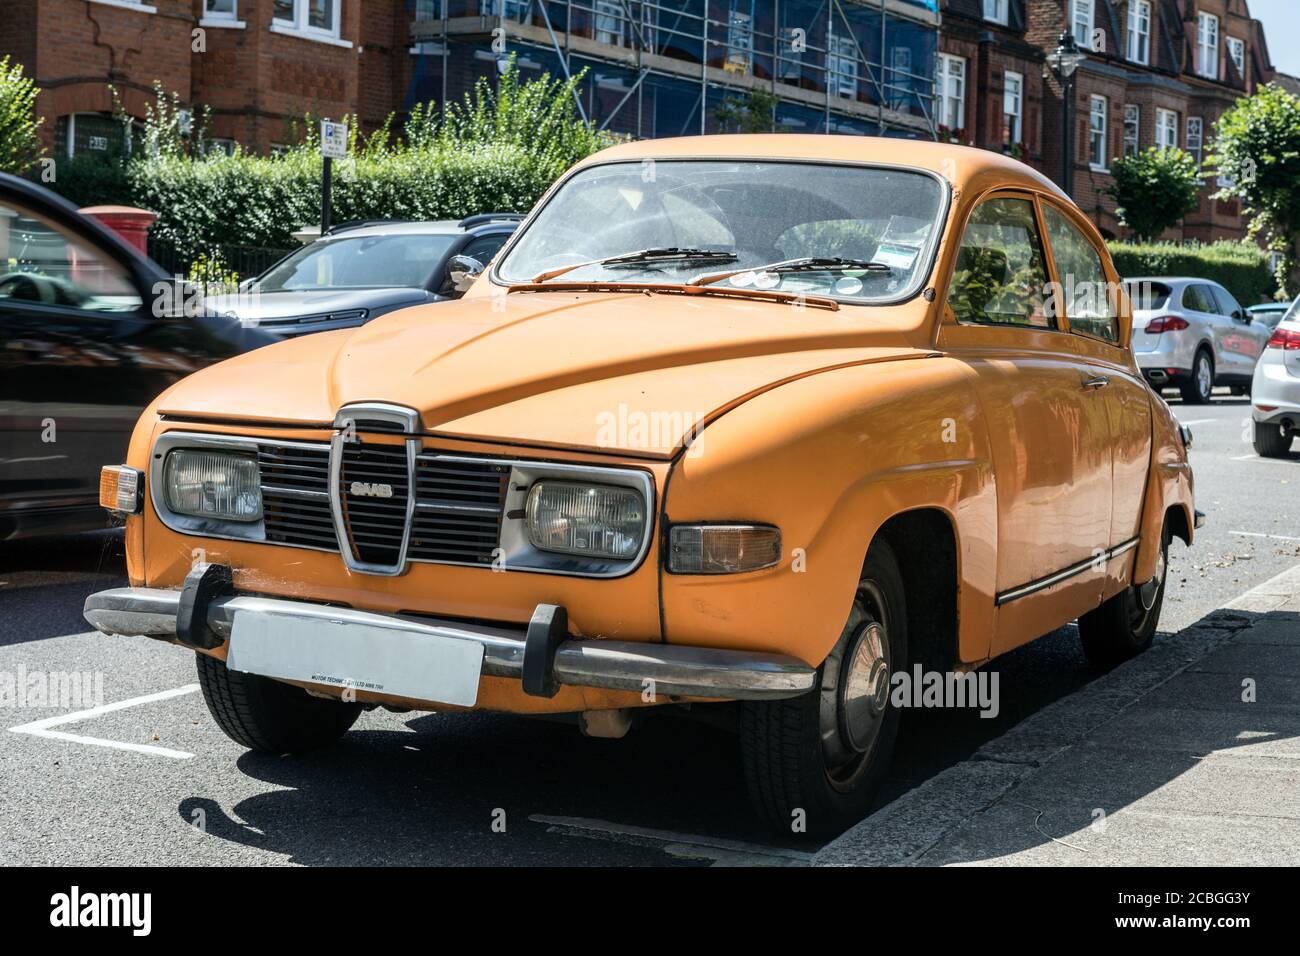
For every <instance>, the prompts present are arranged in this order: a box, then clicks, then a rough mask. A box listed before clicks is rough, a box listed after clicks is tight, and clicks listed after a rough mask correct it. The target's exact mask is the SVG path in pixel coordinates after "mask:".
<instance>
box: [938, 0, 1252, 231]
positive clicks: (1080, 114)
mask: <svg viewBox="0 0 1300 956" xmlns="http://www.w3.org/2000/svg"><path fill="white" fill-rule="evenodd" d="M1067 29H1068V30H1069V31H1070V32H1071V33H1073V34H1074V36H1075V39H1076V42H1077V43H1078V45H1079V46H1080V47H1081V48H1082V49H1083V50H1084V51H1085V52H1087V53H1088V58H1087V59H1086V60H1085V61H1084V62H1083V63H1082V64H1081V65H1080V67H1079V69H1078V71H1077V73H1076V80H1075V84H1074V96H1073V100H1072V102H1071V104H1070V116H1071V120H1072V123H1073V125H1074V145H1075V150H1074V155H1073V156H1072V157H1071V158H1070V162H1071V163H1072V167H1073V175H1072V179H1073V184H1072V194H1073V197H1074V199H1075V201H1076V202H1078V203H1079V205H1080V206H1081V207H1082V208H1083V209H1084V210H1086V211H1087V212H1089V213H1091V214H1092V216H1093V217H1094V219H1095V221H1096V222H1097V224H1098V226H1099V227H1100V228H1101V229H1102V231H1103V232H1104V233H1105V234H1106V235H1108V236H1123V235H1126V231H1125V230H1124V228H1123V227H1122V226H1120V224H1119V222H1118V221H1117V219H1116V217H1115V201H1114V200H1113V199H1112V198H1111V197H1110V196H1108V195H1107V190H1108V189H1109V188H1111V187H1112V186H1113V185H1114V178H1113V177H1112V176H1111V175H1110V172H1109V169H1110V164H1111V162H1112V161H1113V159H1114V158H1115V157H1117V156H1121V155H1125V154H1131V153H1134V152H1137V151H1138V150H1143V149H1146V148H1148V147H1151V146H1177V147H1179V148H1181V149H1185V150H1187V151H1189V152H1191V153H1192V154H1193V155H1196V156H1197V157H1198V158H1200V157H1202V156H1204V155H1206V154H1207V153H1208V151H1209V146H1210V143H1211V141H1212V138H1213V130H1214V124H1215V122H1216V121H1217V120H1218V118H1219V117H1220V116H1221V115H1222V114H1223V113H1224V112H1225V111H1226V110H1227V109H1228V108H1230V107H1231V106H1232V104H1233V102H1234V101H1235V100H1236V99H1238V98H1239V97H1241V96H1245V95H1248V94H1250V93H1252V92H1253V91H1254V90H1255V88H1256V87H1257V86H1259V85H1260V84H1262V83H1265V82H1268V81H1269V80H1270V79H1271V78H1272V77H1273V75H1274V74H1273V68H1272V64H1271V62H1270V60H1269V55H1268V47H1267V44H1266V43H1265V39H1264V32H1263V29H1262V27H1261V26H1260V24H1259V22H1258V21H1257V20H1254V19H1252V18H1251V16H1250V10H1249V8H1248V5H1247V0H944V6H943V24H942V27H941V30H940V42H939V52H940V56H939V63H938V65H937V71H936V72H937V75H938V90H937V92H938V97H939V99H938V102H937V108H938V109H939V111H940V116H941V117H943V121H944V123H945V125H948V126H951V125H952V122H951V121H952V120H953V119H955V118H957V116H958V115H959V114H960V115H961V116H962V118H963V119H964V125H965V127H966V128H965V130H964V131H963V134H962V135H961V137H960V138H961V140H962V141H963V142H971V141H973V142H974V143H975V144H976V145H978V146H982V147H985V148H990V149H1007V150H1008V151H1010V147H1009V144H1010V141H1011V138H1012V136H1011V133H1010V132H1009V131H1014V130H1016V129H1021V130H1022V133H1021V140H1020V142H1021V143H1022V144H1023V150H1024V159H1025V160H1026V162H1029V163H1030V164H1031V165H1033V166H1035V167H1037V168H1039V169H1041V170H1042V171H1043V172H1044V173H1046V174H1047V175H1048V176H1050V177H1051V178H1052V179H1054V180H1055V181H1057V182H1062V181H1063V180H1064V178H1065V173H1064V171H1065V157H1064V156H1063V153H1062V149H1063V141H1064V136H1063V126H1062V123H1063V121H1064V117H1063V103H1062V85H1061V83H1060V80H1059V78H1058V77H1057V76H1056V75H1055V73H1053V72H1052V70H1051V69H1050V68H1049V67H1048V66H1047V59H1046V57H1047V54H1049V53H1050V52H1051V51H1053V50H1055V49H1056V46H1057V44H1058V41H1059V37H1060V34H1061V33H1062V31H1064V30H1067ZM1217 188H1218V185H1217V183H1216V181H1215V180H1214V179H1213V178H1209V179H1207V183H1206V186H1205V188H1204V189H1203V190H1202V192H1201V201H1200V206H1199V208H1198V209H1197V210H1196V211H1195V212H1193V213H1191V214H1190V215H1188V216H1187V217H1186V219H1185V220H1184V222H1183V225H1182V226H1181V227H1180V228H1177V229H1173V230H1170V231H1169V233H1168V235H1167V237H1166V238H1170V239H1197V240H1202V241H1208V240H1213V239H1220V238H1240V237H1242V236H1243V235H1244V234H1245V229H1244V223H1243V222H1242V220H1241V215H1240V209H1239V208H1238V205H1239V204H1238V203H1236V202H1235V201H1234V202H1220V201H1217V200H1214V199H1211V198H1210V196H1211V195H1212V194H1213V193H1214V192H1215V191H1216V190H1217Z"/></svg>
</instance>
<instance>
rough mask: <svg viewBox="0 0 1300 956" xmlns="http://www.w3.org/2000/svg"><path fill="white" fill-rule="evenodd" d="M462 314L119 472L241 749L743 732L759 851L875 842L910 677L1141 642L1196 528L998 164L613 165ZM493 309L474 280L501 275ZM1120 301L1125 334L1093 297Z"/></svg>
mask: <svg viewBox="0 0 1300 956" xmlns="http://www.w3.org/2000/svg"><path fill="white" fill-rule="evenodd" d="M459 271H460V272H463V273H465V275H464V276H463V277H462V278H464V279H466V280H467V281H472V287H471V288H470V290H469V292H468V294H467V295H466V296H465V297H464V298H463V299H461V300H460V301H458V302H453V303H444V304H440V305H437V306H431V307H423V306H422V307H417V308H411V309H406V310H403V311H400V312H396V313H393V314H390V315H388V316H384V317H383V318H381V319H379V320H377V321H375V322H371V323H370V324H368V325H365V326H363V327H361V328H357V329H348V330H343V331H336V332H325V333H322V334H320V335H313V336H309V337H305V338H302V339H299V340H295V341H290V342H284V343H280V344H276V345H272V346H269V347H267V348H264V349H260V350H258V351H256V352H253V353H251V354H249V355H245V356H241V357H238V358H234V359H231V360H229V361H227V362H224V363H222V364H220V365H216V366H213V367H211V368H209V369H207V370H205V371H201V372H199V373H197V374H195V375H193V376H191V377H190V378H188V379H185V380H184V381H181V382H180V383H178V384H177V385H175V386H174V387H172V388H171V389H170V390H168V391H167V392H166V393H164V394H163V395H162V396H161V397H160V398H159V399H158V400H157V401H155V402H154V403H153V405H152V406H151V407H150V408H149V409H148V410H147V411H146V412H145V414H144V417H143V418H142V419H141V420H140V423H139V425H138V427H137V428H136V430H135V435H134V438H133V441H132V444H131V448H130V453H129V456H128V458H127V461H126V462H125V463H124V464H121V465H113V466H111V467H108V468H105V470H104V475H103V483H102V488H101V495H102V497H103V499H104V503H105V506H106V507H108V508H110V509H112V510H114V511H117V512H119V513H121V514H123V515H125V516H126V518H125V521H126V535H127V554H128V564H129V570H130V579H131V586H130V587H129V588H121V589H115V590H111V591H105V592H102V593H99V594H95V595H93V596H91V597H90V599H89V600H88V601H87V602H86V618H87V620H89V621H90V622H91V623H92V624H93V625H94V626H95V627H97V628H98V629H99V630H101V631H103V632H105V633H108V634H123V635H146V636H149V637H153V638H157V639H161V640H165V641H172V642H175V643H179V644H182V645H184V646H186V647H190V648H193V649H194V650H196V651H197V652H198V672H199V679H200V682H201V684H202V687H203V692H204V695H205V697H206V699H207V703H208V706H209V707H210V708H211V711H212V714H213V717H214V718H215V719H216V721H217V723H219V724H220V725H221V727H222V728H223V729H224V730H225V732H226V733H227V734H229V736H230V737H232V738H233V739H234V740H236V741H238V742H240V743H242V744H244V745H245V746H248V747H252V748H256V749H260V750H267V751H271V752H273V753H284V752H289V751H295V750H300V749H304V748H309V747H313V746H318V745H321V744H325V743H327V742H329V741H332V740H334V739H335V738H337V737H339V736H340V735H341V734H343V733H344V732H346V731H347V729H348V728H349V727H350V726H351V725H352V723H353V722H354V721H355V720H356V719H357V716H358V714H359V713H360V711H361V710H363V709H365V708H370V707H375V706H383V707H393V708H414V709H424V710H430V709H437V710H440V711H453V710H469V709H486V710H497V711H509V712H513V713H519V714H555V713H564V714H574V715H577V719H578V720H579V722H580V725H581V727H582V728H583V730H584V731H585V732H587V733H589V734H595V735H602V736H621V735H622V734H623V733H624V732H626V730H627V729H628V727H629V726H630V725H631V724H632V723H634V722H635V718H636V717H638V716H640V714H641V713H644V710H643V709H644V708H649V707H652V706H655V705H660V706H662V705H670V706H677V707H680V706H681V705H690V706H692V707H695V708H699V707H701V706H714V707H718V708H721V709H722V711H723V712H725V713H728V714H733V713H734V714H735V715H736V717H737V720H736V723H737V727H738V732H739V735H740V737H741V743H742V752H743V754H744V762H745V767H746V774H747V777H748V782H749V786H750V789H751V791H752V793H753V797H754V801H755V803H756V805H757V807H758V809H759V811H760V813H761V814H762V815H763V816H764V817H765V818H766V819H768V820H769V821H770V822H771V823H772V824H773V825H775V826H777V827H780V828H782V829H784V830H786V831H787V832H788V831H789V830H790V829H791V828H792V826H793V827H794V828H795V829H796V830H806V832H809V833H817V834H825V833H831V832H835V831H837V830H840V829H842V828H844V827H845V826H847V825H849V824H850V823H852V822H853V821H855V820H857V819H859V818H860V817H861V816H862V815H863V814H864V813H865V812H866V810H867V809H868V806H869V803H870V800H871V796H872V793H873V790H874V789H875V788H876V787H877V786H878V784H879V783H880V781H881V779H882V777H883V775H884V773H885V771H886V768H887V764H888V761H889V759H890V754H891V751H892V749H893V745H894V739H895V736H896V733H897V730H898V723H899V713H900V707H902V706H904V705H906V704H907V702H908V700H907V695H906V694H897V693H895V688H897V687H899V686H901V683H902V681H903V680H905V679H907V678H908V677H909V676H910V675H911V674H913V673H917V671H916V668H918V667H920V668H921V669H922V672H925V673H937V674H941V675H944V676H946V677H949V678H951V677H952V675H953V674H969V673H971V672H973V671H975V670H976V669H977V668H979V666H980V665H981V664H983V663H985V662H987V661H989V660H991V659H992V658H994V657H997V656H998V655H999V654H1003V653H1005V652H1006V651H1009V650H1011V649H1012V648H1014V647H1017V646H1019V645H1021V644H1024V643H1025V642H1027V641H1030V640H1033V639H1034V638H1035V637H1037V636H1039V635H1041V634H1046V633H1048V632H1050V631H1052V630H1054V629H1056V628H1059V627H1060V626H1062V625H1063V624H1066V623H1068V622H1070V621H1073V620H1075V619H1078V621H1079V631H1080V635H1081V637H1082V640H1083V644H1084V647H1085V649H1086V651H1087V652H1088V655H1089V656H1090V657H1091V658H1092V659H1094V660H1095V661H1097V662H1098V663H1100V664H1113V663H1115V662H1118V661H1120V660H1123V659H1124V658H1127V657H1129V656H1131V655H1133V654H1135V653H1137V652H1139V651H1141V650H1143V649H1144V648H1145V647H1146V646H1147V645H1148V644H1149V643H1150V642H1151V638H1152V635H1153V633H1154V631H1155V629H1156V622H1157V618H1158V617H1159V614H1160V608H1161V602H1162V598H1163V595H1164V584H1165V568H1166V566H1167V565H1166V557H1167V553H1168V547H1169V542H1170V540H1171V537H1178V538H1181V539H1182V540H1183V541H1185V542H1187V543H1188V544H1190V543H1191V540H1192V534H1193V531H1194V528H1195V527H1196V525H1197V521H1198V516H1197V514H1196V512H1195V511H1194V509H1193V502H1192V473H1191V470H1190V468H1189V467H1188V463H1187V444H1188V442H1189V440H1190V435H1188V434H1187V433H1186V432H1185V431H1184V432H1180V429H1179V426H1178V425H1177V423H1176V422H1175V420H1174V418H1173V416H1172V415H1171V414H1170V412H1169V409H1168V408H1167V407H1166V406H1165V404H1164V402H1163V401H1161V400H1160V399H1159V398H1158V397H1157V396H1156V395H1154V394H1153V393H1152V392H1151V391H1150V390H1149V389H1148V388H1147V386H1146V385H1145V384H1144V382H1143V379H1142V376H1141V373H1140V372H1139V371H1138V368H1137V366H1136V365H1135V364H1134V361H1133V355H1132V353H1131V352H1130V350H1129V338H1130V335H1131V328H1130V322H1131V307H1130V304H1129V302H1128V300H1127V299H1126V298H1125V297H1124V296H1123V295H1122V294H1116V293H1114V291H1113V290H1115V289H1117V288H1118V284H1117V276H1116V274H1115V269H1114V267H1113V265H1112V264H1111V260H1110V257H1109V256H1108V255H1107V253H1106V249H1105V246H1104V244H1103V242H1102V239H1101V237H1100V236H1099V235H1098V233H1097V231H1096V229H1094V228H1093V226H1092V225H1091V224H1090V223H1089V222H1088V220H1087V219H1086V218H1085V217H1084V216H1083V215H1082V214H1081V213H1080V212H1079V210H1078V209H1077V208H1075V206H1074V205H1073V204H1072V203H1071V202H1070V200H1069V199H1067V198H1066V197H1065V196H1064V195H1063V194H1062V193H1061V192H1060V191H1059V190H1058V189H1057V188H1056V187H1055V186H1054V185H1052V183H1050V182H1049V181H1048V180H1047V179H1045V178H1043V177H1042V176H1040V175H1039V174H1037V173H1036V172H1034V171H1032V170H1031V169H1029V168H1028V167H1026V166H1023V165H1021V164H1019V163H1016V162H1014V161H1012V160H1010V159H1007V158H1005V157H1003V156H999V155H996V154H994V153H990V152H984V151H977V150H973V149H964V148H961V147H953V146H946V145H937V144H933V143H918V142H907V141H899V140H885V139H870V138H859V137H837V136H793V135H790V136H784V135H783V136H718V137H692V138H688V139H677V140H655V141H651V142H644V143H633V144H627V145H621V146H617V147H614V148H612V149H609V150H606V151H604V152H602V153H600V154H598V155H596V156H593V157H591V158H590V159H588V160H586V161H584V162H583V163H581V164H579V165H578V166H577V167H576V168H574V169H573V170H572V171H571V172H569V173H568V174H567V175H566V176H565V177H564V178H563V179H561V180H560V181H559V182H558V183H557V184H556V185H555V186H554V187H553V188H552V189H551V190H550V191H549V193H548V194H547V195H546V196H545V197H544V198H543V199H542V201H541V202H540V203H539V204H538V206H537V208H536V209H535V210H534V211H533V213H532V214H531V216H530V217H529V219H528V220H527V221H526V222H525V223H524V225H523V226H522V227H521V228H520V229H519V230H518V232H516V234H515V235H514V237H513V238H512V239H511V240H510V241H509V243H508V244H507V245H506V246H505V247H504V248H503V249H502V251H501V252H500V254H499V255H498V256H497V258H496V260H495V261H494V263H493V264H492V266H491V268H489V269H487V270H486V271H483V267H481V266H480V265H479V264H478V263H476V262H473V261H472V260H462V261H461V262H460V263H459ZM480 272H481V274H478V275H477V278H474V276H475V274H476V273H480ZM1107 292H1110V293H1111V294H1107Z"/></svg>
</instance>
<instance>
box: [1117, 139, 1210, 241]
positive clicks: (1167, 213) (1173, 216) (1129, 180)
mask: <svg viewBox="0 0 1300 956" xmlns="http://www.w3.org/2000/svg"><path fill="white" fill-rule="evenodd" d="M1110 171H1111V174H1112V175H1113V176H1114V177H1115V187H1114V188H1113V189H1111V190H1109V192H1110V194H1111V195H1112V196H1114V197H1115V201H1116V202H1117V203H1118V204H1119V206H1118V208H1117V209H1116V210H1115V214H1116V215H1117V216H1119V221H1120V222H1121V223H1122V224H1123V225H1125V226H1127V227H1128V228H1129V229H1132V230H1133V233H1134V235H1135V236H1136V237H1137V239H1138V240H1139V241H1142V240H1150V239H1154V238H1155V237H1156V236H1158V235H1160V233H1162V232H1164V231H1165V230H1166V229H1169V228H1171V227H1173V226H1176V225H1178V223H1179V221H1180V220H1182V218H1183V217H1184V216H1186V215H1187V214H1188V213H1189V212H1192V211H1193V210H1194V209H1196V206H1197V203H1198V201H1199V195H1200V189H1201V171H1200V168H1199V166H1198V165H1197V163H1196V159H1195V157H1193V156H1192V154H1191V153H1187V152H1184V151H1183V150H1181V149H1157V148H1156V147H1154V146H1153V147H1151V148H1150V149H1147V150H1145V151H1143V152H1140V153H1138V154H1137V155H1135V156H1121V157H1118V158H1116V159H1115V161H1114V162H1113V163H1111V167H1110Z"/></svg>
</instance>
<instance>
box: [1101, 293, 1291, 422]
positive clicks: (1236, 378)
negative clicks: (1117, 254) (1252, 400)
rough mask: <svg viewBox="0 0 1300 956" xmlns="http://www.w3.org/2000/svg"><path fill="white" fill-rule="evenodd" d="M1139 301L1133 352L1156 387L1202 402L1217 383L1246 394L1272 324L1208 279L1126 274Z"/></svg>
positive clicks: (1135, 310)
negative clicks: (1171, 390)
mask: <svg viewBox="0 0 1300 956" xmlns="http://www.w3.org/2000/svg"><path fill="white" fill-rule="evenodd" d="M1124 291H1126V292H1127V293H1128V294H1129V298H1131V299H1132V300H1133V357H1134V358H1135V359H1137V364H1138V367H1139V368H1141V369H1142V373H1143V374H1144V375H1145V376H1146V378H1147V381H1148V382H1150V383H1151V387H1152V388H1154V389H1155V390H1156V391H1160V390H1161V389H1163V388H1169V387H1176V388H1177V389H1178V390H1179V391H1181V392H1182V394H1183V401H1185V402H1188V403H1191V404H1196V405H1202V404H1204V403H1206V402H1208V401H1209V400H1210V392H1211V390H1212V389H1213V388H1214V386H1215V385H1230V386H1232V390H1233V392H1234V393H1236V394H1238V395H1244V394H1245V393H1246V392H1247V390H1248V389H1249V388H1250V383H1251V377H1252V375H1253V374H1254V372H1255V363H1256V362H1258V361H1259V357H1260V355H1261V353H1263V351H1264V343H1266V342H1267V341H1268V337H1269V332H1270V329H1269V327H1268V325H1267V323H1265V322H1264V321H1262V320H1261V319H1258V318H1255V317H1253V316H1251V314H1250V313H1249V312H1247V311H1246V310H1245V309H1243V308H1242V307H1241V305H1240V304H1239V303H1238V302H1237V300H1236V299H1234V298H1233V297H1232V294H1231V293H1230V292H1229V291H1228V290H1227V289H1225V288H1224V287H1223V286H1221V285H1219V284H1218V283H1217V282H1211V281H1210V280H1208V279H1192V278H1138V279H1125V280H1124Z"/></svg>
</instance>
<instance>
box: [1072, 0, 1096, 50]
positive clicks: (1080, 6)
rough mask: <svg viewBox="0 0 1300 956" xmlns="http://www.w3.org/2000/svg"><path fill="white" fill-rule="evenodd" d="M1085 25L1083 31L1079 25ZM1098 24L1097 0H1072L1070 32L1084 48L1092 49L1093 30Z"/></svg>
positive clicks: (1081, 47) (1075, 40) (1080, 46)
mask: <svg viewBox="0 0 1300 956" xmlns="http://www.w3.org/2000/svg"><path fill="white" fill-rule="evenodd" d="M1081 25H1084V30H1083V32H1082V33H1080V32H1079V27H1080V26H1081ZM1096 26H1097V5H1096V0H1070V32H1071V33H1073V34H1074V42H1075V43H1077V44H1079V48H1080V49H1083V50H1091V49H1092V31H1093V30H1094V29H1096Z"/></svg>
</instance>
